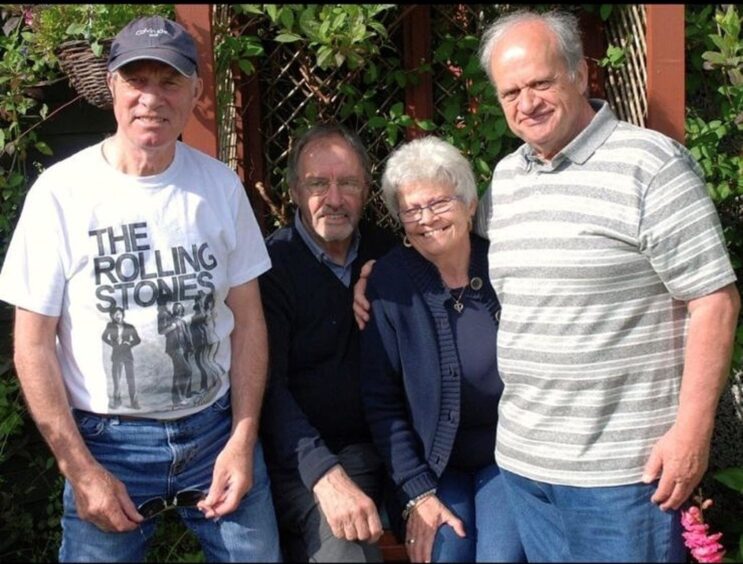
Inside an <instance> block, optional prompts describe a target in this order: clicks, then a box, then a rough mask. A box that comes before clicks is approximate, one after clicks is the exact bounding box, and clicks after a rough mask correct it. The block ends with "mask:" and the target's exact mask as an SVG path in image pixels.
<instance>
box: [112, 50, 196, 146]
mask: <svg viewBox="0 0 743 564" xmlns="http://www.w3.org/2000/svg"><path fill="white" fill-rule="evenodd" d="M108 83H109V88H111V93H112V95H113V101H114V115H115V116H116V122H117V124H118V128H119V131H120V132H122V133H123V134H124V136H125V137H126V139H127V140H128V141H129V142H131V143H132V144H133V145H134V146H135V147H137V148H140V149H145V150H146V149H158V148H163V147H168V146H170V145H173V144H175V142H176V140H177V139H178V136H179V135H180V134H181V133H182V132H183V129H184V127H185V126H186V121H187V120H188V118H189V117H190V115H191V113H192V112H193V109H194V107H195V106H196V102H197V100H198V98H199V96H200V95H201V89H202V81H201V79H200V78H191V77H186V76H183V75H182V74H181V73H179V72H178V71H177V70H175V69H174V68H173V67H171V66H170V65H167V64H165V63H161V62H158V61H150V60H144V61H134V62H132V63H129V64H128V65H124V66H123V67H122V68H121V69H119V70H118V71H116V72H115V73H114V74H113V75H109V78H108Z"/></svg>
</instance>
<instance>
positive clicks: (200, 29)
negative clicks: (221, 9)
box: [175, 4, 219, 158]
mask: <svg viewBox="0 0 743 564" xmlns="http://www.w3.org/2000/svg"><path fill="white" fill-rule="evenodd" d="M175 19H176V20H177V21H178V23H180V24H181V25H182V26H183V27H184V28H186V30H187V31H188V32H189V33H190V34H191V35H192V36H193V38H194V41H196V46H197V48H198V50H199V76H200V77H201V79H202V80H203V81H204V92H203V94H202V95H201V98H200V99H199V102H198V103H197V104H196V108H195V109H194V112H193V115H192V116H191V119H189V120H188V123H187V124H186V128H185V129H184V130H183V136H182V137H183V142H184V143H188V144H189V145H191V146H192V147H194V148H196V149H198V150H200V151H202V152H204V153H206V154H207V155H210V156H212V157H214V158H217V155H218V154H219V147H218V144H219V141H218V137H217V117H216V116H217V113H216V103H217V89H216V84H215V79H214V34H213V32H212V5H211V4H176V5H175Z"/></svg>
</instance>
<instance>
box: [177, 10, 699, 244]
mask: <svg viewBox="0 0 743 564" xmlns="http://www.w3.org/2000/svg"><path fill="white" fill-rule="evenodd" d="M491 7H492V5H491V6H490V7H488V5H482V6H477V5H432V6H428V5H403V6H400V7H399V8H398V9H397V10H396V11H390V17H391V19H390V21H385V25H386V26H387V29H388V32H389V35H390V37H391V39H392V41H391V43H392V44H393V45H395V46H396V48H397V52H396V53H394V55H395V56H397V57H399V58H401V60H402V61H403V62H404V66H405V68H407V69H413V68H417V67H418V65H420V64H421V63H424V62H430V61H431V52H432V50H433V49H435V46H436V41H437V35H436V32H435V30H437V29H441V28H442V26H444V27H445V26H446V25H449V26H460V28H461V30H462V31H467V32H468V33H472V34H475V35H477V34H478V33H479V31H480V30H481V29H482V26H483V25H486V24H487V23H488V21H489V20H488V17H487V15H488V10H489V9H490V8H491ZM683 14H684V7H683V5H652V4H647V5H643V4H641V5H622V6H617V7H616V8H615V10H614V11H613V14H612V17H611V18H610V19H609V20H608V21H607V22H606V23H604V22H601V20H600V19H599V18H598V17H596V16H593V15H591V14H589V13H584V14H583V15H582V16H581V26H582V28H583V36H584V43H585V48H586V56H587V59H588V61H589V68H590V76H589V81H590V87H591V93H592V95H595V96H599V97H605V98H607V99H608V100H609V101H610V103H611V104H612V106H613V107H614V108H615V110H616V111H617V113H618V114H619V116H620V117H621V118H622V119H626V120H627V121H630V122H633V123H636V124H638V125H646V126H648V127H652V128H655V129H658V130H660V131H662V132H664V133H666V134H668V135H670V136H672V137H674V138H676V139H678V140H681V141H683V132H684V125H683V124H684V122H683V119H684V88H683V86H684V44H683V40H684V27H683V26H684V20H683ZM176 17H177V18H178V19H179V20H180V21H181V22H182V23H183V24H184V26H185V27H186V28H187V29H189V30H190V31H191V32H192V33H193V34H194V35H195V36H196V38H197V42H198V43H199V47H200V51H201V55H202V59H203V60H202V61H201V68H202V77H203V78H204V79H205V86H206V88H205V95H204V97H203V99H202V101H201V102H200V103H199V106H198V107H197V110H196V119H192V120H191V121H190V122H189V125H188V127H187V129H186V131H185V132H184V135H183V138H184V140H185V141H186V142H189V143H190V144H192V145H195V146H196V147H198V148H200V149H201V150H203V151H205V152H207V153H208V154H212V155H214V156H219V157H220V158H222V159H223V160H225V161H226V162H231V163H232V164H233V166H235V167H236V169H237V170H238V172H239V174H240V175H241V177H242V178H243V180H244V182H245V185H246V188H247V190H248V193H249V195H250V196H251V201H252V203H253V205H254V207H255V209H256V214H257V216H258V217H259V220H260V221H264V220H265V218H266V217H268V216H270V215H271V214H270V210H268V209H267V204H266V202H265V200H264V199H263V198H261V197H259V194H258V192H257V191H256V190H257V189H256V186H257V185H259V183H260V185H261V186H263V187H265V188H266V189H267V190H273V189H275V188H276V187H277V186H278V185H279V183H280V182H281V178H280V171H281V170H283V160H284V159H285V158H286V154H287V151H288V149H289V146H290V142H291V138H290V133H291V127H290V124H291V120H292V117H293V116H294V115H296V114H297V112H299V111H300V110H301V109H302V107H303V105H304V104H307V103H309V102H310V101H312V100H314V101H315V102H317V101H323V102H326V103H325V104H319V106H323V107H324V108H326V109H328V108H332V107H333V106H334V104H332V103H327V102H332V101H333V100H334V99H337V97H338V96H342V93H341V92H339V91H338V90H337V85H338V84H339V81H340V82H343V81H344V80H352V79H353V77H349V76H346V75H343V76H341V74H342V73H341V71H338V70H335V71H320V69H317V68H315V67H314V66H313V64H312V63H311V61H308V60H306V59H303V57H302V55H301V52H300V51H296V50H291V49H286V46H278V47H275V48H274V49H273V50H271V51H270V52H267V58H266V61H267V62H266V63H265V64H264V65H263V68H262V71H261V72H262V73H263V74H260V73H259V75H257V76H254V77H252V78H250V79H249V80H247V81H242V82H241V81H238V83H239V84H240V87H239V88H237V89H236V90H235V92H234V99H235V106H234V107H233V108H232V110H231V113H230V114H228V115H226V116H220V119H221V121H222V123H221V124H220V125H221V126H222V127H218V125H217V116H216V111H215V108H216V103H215V99H216V95H217V91H218V90H219V89H225V88H227V89H229V88H232V87H233V86H232V85H233V84H234V81H230V80H227V79H225V77H219V78H220V80H219V81H217V80H215V77H214V72H213V69H214V55H213V48H212V46H213V41H212V33H213V32H212V28H213V26H212V21H213V18H220V17H226V8H225V7H224V6H221V5H220V6H217V7H216V9H215V5H210V4H193V5H182V4H177V5H176ZM609 42H611V43H612V44H616V45H620V46H623V47H624V48H625V51H626V55H627V60H628V64H627V65H626V66H625V68H623V69H619V70H613V69H603V68H600V67H598V66H597V65H596V61H597V60H598V59H600V58H601V57H603V55H604V53H605V50H606V46H607V44H608V43H609ZM386 55H389V53H386ZM375 62H376V63H377V64H380V65H384V56H380V57H379V58H378V60H376V61H375ZM344 72H346V73H348V71H344ZM261 76H263V77H264V78H263V79H261ZM266 77H269V78H266ZM420 78H421V80H420V81H419V82H418V83H417V84H416V85H415V86H410V85H409V86H407V87H406V88H405V91H404V92H399V91H397V92H387V93H385V96H384V98H382V99H380V100H376V101H375V102H376V103H377V104H379V105H380V108H381V109H383V110H384V109H385V108H386V107H388V106H389V104H391V103H392V101H394V100H404V101H405V107H406V112H407V113H408V114H409V115H411V116H413V117H416V118H419V119H427V118H434V119H435V118H436V112H437V108H439V107H440V102H441V100H442V98H445V97H446V91H445V90H444V89H443V88H442V81H441V80H437V76H436V69H435V68H434V72H433V73H430V74H425V75H421V77H420ZM230 117H231V118H232V119H233V120H234V126H231V127H229V128H225V127H224V125H225V124H228V123H229V121H230ZM323 117H332V116H329V115H325V116H323ZM351 125H352V127H353V128H354V129H357V130H359V131H361V133H362V137H363V131H364V124H363V123H358V124H351ZM418 133H419V132H417V131H416V130H415V129H410V130H408V137H409V138H410V137H413V136H415V135H417V134H418ZM220 134H221V137H220ZM365 141H366V142H367V144H368V145H369V150H370V153H371V154H372V160H373V162H374V164H375V166H376V167H379V166H380V165H381V164H382V163H383V162H384V158H385V156H386V153H387V151H386V149H385V147H384V145H383V144H381V142H379V140H378V139H374V138H369V139H365ZM375 141H376V142H375ZM220 148H221V152H220ZM275 203H276V204H277V205H281V202H280V201H279V202H275ZM372 205H373V207H375V208H376V212H377V213H379V214H383V213H384V210H383V207H382V205H381V202H379V201H378V200H377V201H376V203H375V202H372ZM262 226H263V227H264V229H266V228H267V229H266V230H270V228H271V226H266V225H265V223H264V224H263V225H262Z"/></svg>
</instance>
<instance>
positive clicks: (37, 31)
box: [0, 4, 743, 561]
mask: <svg viewBox="0 0 743 564" xmlns="http://www.w3.org/2000/svg"><path fill="white" fill-rule="evenodd" d="M504 6H505V5H504ZM504 6H500V5H490V6H484V7H483V17H482V18H481V20H478V21H472V20H468V22H469V23H467V25H464V24H463V25H462V27H461V32H454V31H452V29H453V28H452V29H449V28H447V29H442V30H437V31H436V33H437V34H438V35H437V37H438V38H439V39H438V41H437V43H436V45H435V48H434V50H433V52H432V60H431V61H430V62H429V63H427V64H425V65H421V66H419V67H418V68H415V69H407V70H406V69H404V68H403V64H402V61H400V60H399V58H398V57H399V55H398V53H399V49H398V48H397V47H396V46H394V45H393V44H392V42H393V38H391V37H390V36H389V33H388V29H389V24H390V22H394V21H395V19H396V18H397V17H399V14H400V12H401V10H403V9H405V6H404V5H394V4H361V5H350V4H344V5H335V4H317V5H295V4H291V5H290V4H285V5H271V4H236V5H232V10H233V15H234V18H233V19H232V20H231V23H230V27H229V28H227V29H223V30H221V32H220V34H219V36H218V43H217V45H216V52H217V60H216V68H217V71H218V73H224V72H225V71H226V69H227V68H231V67H235V66H237V67H239V68H240V69H241V70H242V71H243V73H245V74H246V75H251V74H253V73H255V72H256V70H257V68H259V66H260V64H261V62H262V60H263V58H264V57H265V56H266V51H267V46H268V45H269V44H271V43H273V44H275V43H282V44H287V45H292V47H293V48H294V49H296V52H297V53H298V57H299V58H300V59H301V61H302V64H303V65H305V66H304V70H305V71H307V72H309V71H310V70H311V69H314V72H312V73H310V75H311V76H309V78H308V84H309V85H310V86H312V85H313V82H312V80H318V81H319V80H321V79H323V78H324V77H327V76H330V74H331V73H334V72H337V73H345V75H346V76H347V80H345V81H344V82H343V86H342V87H341V89H342V91H340V92H339V96H338V97H335V98H333V99H332V100H333V101H332V102H331V101H330V99H328V100H327V101H326V102H323V98H322V97H318V98H317V99H313V100H311V101H309V102H308V103H307V104H305V105H303V106H302V107H301V109H300V111H298V113H297V115H296V116H295V117H294V119H293V120H292V124H291V126H292V131H291V132H290V133H291V134H292V135H297V134H300V133H301V132H303V131H304V130H305V129H306V128H308V127H309V126H310V125H311V124H312V123H313V122H314V121H315V120H317V119H321V118H326V117H327V116H328V115H330V114H332V115H333V116H334V117H336V118H338V119H339V120H340V121H344V122H347V123H350V124H363V127H364V136H365V141H367V140H372V139H373V140H377V141H378V140H380V139H381V140H382V142H383V152H384V153H388V152H389V151H390V150H392V149H393V148H394V147H396V146H397V145H398V144H399V143H400V142H402V141H403V140H404V139H405V134H406V131H407V130H408V128H410V127H416V128H417V129H418V130H419V131H422V132H432V133H434V134H436V135H439V136H440V137H442V138H444V139H446V140H448V141H450V142H451V143H452V144H454V145H455V146H457V147H458V148H459V149H460V150H462V152H463V153H464V154H465V155H466V156H467V158H468V159H469V160H470V161H471V162H472V164H473V166H474V168H475V171H476V175H477V180H478V189H479V191H480V192H482V191H483V190H484V189H485V187H486V186H487V183H488V180H489V176H490V174H491V170H492V167H493V165H494V164H495V163H496V162H497V160H498V159H499V158H500V157H502V156H503V155H504V154H506V153H508V152H510V151H511V150H513V149H514V148H515V147H516V146H517V145H518V143H519V141H518V140H517V139H515V138H514V137H513V135H512V134H511V133H510V131H509V130H508V127H507V124H506V121H505V118H504V116H503V112H502V110H501V108H500V106H499V104H498V103H497V100H496V98H495V96H494V93H493V89H492V87H491V85H490V84H489V83H488V82H487V79H486V77H485V75H484V73H483V72H482V70H481V69H480V68H479V63H478V60H477V47H478V45H479V35H480V32H481V31H482V29H483V26H484V25H486V24H487V23H488V22H489V21H491V20H492V19H493V18H494V17H495V16H496V15H497V14H498V13H499V11H502V10H504V9H508V8H507V7H504ZM134 9H137V10H139V9H141V10H145V12H138V13H152V11H156V12H157V13H165V14H167V15H171V16H172V5H147V6H144V7H143V8H135V7H134V5H112V4H102V5H91V4H80V5H38V8H34V9H32V7H31V6H30V5H29V6H25V5H0V25H1V26H2V32H1V33H0V53H2V60H1V61H0V262H1V261H2V259H3V258H4V255H5V248H6V246H7V242H8V240H9V236H10V234H11V233H12V230H13V227H14V225H15V221H16V220H17V215H18V211H19V209H20V206H21V205H22V202H23V198H24V196H25V193H26V191H27V189H28V187H29V186H28V179H29V178H31V177H32V176H34V175H32V174H31V172H32V171H34V172H35V171H36V169H37V168H38V165H35V164H34V162H33V160H34V159H33V155H34V154H36V155H38V154H41V155H46V154H49V153H50V149H49V146H48V145H47V144H46V143H45V142H44V140H43V138H42V136H41V135H40V133H39V131H40V130H41V128H40V127H39V125H40V124H42V123H43V121H44V120H45V119H48V118H49V117H50V116H51V115H53V113H54V112H59V111H63V110H64V106H62V107H59V108H55V109H54V110H53V111H50V109H49V108H48V107H46V106H45V105H44V104H43V102H41V101H39V99H38V97H37V96H35V95H34V93H35V92H36V91H37V90H38V89H39V88H43V87H44V85H46V84H49V83H50V82H53V81H55V80H61V79H64V77H63V76H62V75H61V73H60V71H59V69H58V68H57V66H56V61H55V58H54V55H53V52H54V47H55V46H56V45H58V44H59V43H61V42H62V41H64V40H65V39H74V38H78V39H79V38H85V39H88V40H89V41H90V42H91V43H92V44H94V45H98V41H99V40H101V39H106V38H109V37H110V36H111V35H113V34H114V33H115V31H116V30H117V29H119V28H120V27H122V26H123V24H124V23H125V22H126V21H128V20H129V19H131V17H132V14H133V12H132V10H134ZM572 9H575V10H576V11H577V10H581V9H589V10H592V11H594V13H598V15H599V16H600V17H601V18H602V19H604V20H606V19H607V18H608V17H610V16H611V13H612V6H611V5H598V6H583V7H581V6H577V5H575V6H573V7H572ZM741 15H743V14H742V13H741V9H740V7H736V6H735V5H727V7H726V8H724V9H723V7H721V6H715V5H694V6H691V5H690V6H687V16H686V19H687V41H686V45H687V53H686V55H687V67H688V68H687V120H686V132H687V146H688V147H689V149H690V150H691V152H692V154H693V155H694V157H695V158H696V159H697V160H698V161H699V163H700V165H701V166H702V168H703V170H704V172H705V175H706V181H707V187H708V190H709V193H710V194H711V196H712V198H713V199H714V201H715V203H716V205H717V207H718V210H719V213H720V217H721V218H722V222H723V227H724V233H725V236H726V239H727V241H728V245H729V249H730V253H731V256H732V257H733V261H734V266H735V268H736V270H737V272H738V273H739V278H743V269H742V266H743V230H741V228H740V226H741V219H743V218H742V215H741V214H742V213H743V76H742V75H741V71H740V68H741V62H742V61H743V37H741ZM453 17H457V16H456V15H455V16H453ZM236 22H241V23H240V24H239V25H237V24H236ZM380 56H383V57H384V60H385V63H386V66H385V67H381V66H380V65H378V64H377V63H375V62H374V61H375V60H377V59H375V58H377V57H380ZM601 63H602V64H603V65H612V66H618V65H621V64H623V53H622V50H621V49H620V48H619V47H617V46H610V47H609V49H608V50H607V55H606V57H605V58H604V59H603V60H602V61H601ZM429 72H430V73H431V74H432V76H434V77H435V80H436V81H437V88H438V89H439V91H440V92H444V93H446V95H444V96H441V97H439V98H438V99H437V103H436V108H435V116H434V118H433V119H427V120H420V119H415V118H414V117H411V116H410V115H408V114H406V112H405V101H404V99H398V100H393V101H392V103H390V104H387V105H386V106H384V110H380V108H381V107H382V105H381V104H380V100H381V99H383V98H384V96H385V93H386V92H390V91H394V89H395V88H397V89H398V90H399V91H402V90H401V89H404V87H405V86H406V85H408V84H416V81H419V80H420V79H421V78H420V77H421V76H422V74H421V73H429ZM313 77H314V78H313ZM222 96H224V94H222ZM228 102H229V100H226V99H224V98H222V99H220V100H218V111H223V108H224V107H225V105H226V104H227V103H228ZM324 104H325V105H324ZM331 105H335V106H333V107H331ZM380 158H382V157H380ZM271 174H274V175H275V176H276V177H277V178H281V177H282V176H283V169H282V170H276V171H271ZM265 197H266V198H267V199H268V200H269V201H270V203H271V206H272V207H271V209H272V210H273V212H274V221H275V225H281V224H283V222H285V221H286V219H287V217H288V215H287V214H288V209H289V206H288V195H287V190H286V186H284V185H281V184H280V183H278V182H277V183H276V185H275V186H273V187H272V192H271V193H269V194H266V195H265ZM734 362H735V369H736V370H740V369H741V366H742V365H743V328H741V329H739V331H738V342H737V346H736V351H735V358H734ZM740 472H741V470H740V469H730V470H727V471H725V472H724V473H720V474H719V475H718V478H719V479H720V481H722V482H724V483H725V484H727V485H730V486H731V487H733V488H735V489H736V490H737V491H740V490H741V489H742V488H741V474H740ZM61 483H62V481H61V478H60V476H59V474H58V471H57V469H56V465H55V464H54V460H53V459H52V458H51V457H50V455H49V453H48V450H46V449H45V447H44V446H43V444H42V443H40V441H39V438H38V434H37V433H36V431H35V428H34V425H33V423H32V422H31V421H30V419H29V417H28V415H27V413H26V412H25V408H24V405H23V402H22V399H21V396H20V392H19V387H18V384H17V379H16V377H15V375H14V373H13V366H12V358H11V352H10V347H9V344H8V343H5V344H3V345H2V346H0V560H6V561H15V560H23V561H46V560H55V559H56V550H57V545H58V541H59V534H60V530H59V515H60V511H61V507H60V488H61ZM722 518H724V519H726V520H727V521H728V522H731V521H732V522H735V518H731V517H730V516H722ZM739 520H740V517H738V521H739ZM742 525H743V523H740V522H738V529H736V528H735V526H733V527H728V529H727V531H726V535H725V537H724V539H723V540H725V541H726V542H728V543H732V544H730V546H726V548H727V549H728V554H729V555H735V554H736V553H737V554H738V558H739V559H743V547H738V540H737V536H736V535H737V534H738V533H743V531H740V527H741V526H742ZM713 526H715V528H719V527H717V525H716V524H714V523H713ZM736 531H737V532H736ZM742 539H743V537H742ZM742 542H743V541H742ZM154 545H155V546H154V551H153V553H152V555H151V559H152V560H169V561H172V560H180V561H198V560H201V559H202V555H201V553H200V551H199V550H198V546H197V544H196V543H195V541H194V539H193V538H192V537H191V536H190V535H189V534H187V533H185V532H184V531H183V528H182V527H180V525H178V524H177V523H176V522H175V521H174V520H173V519H167V520H166V521H165V522H164V523H163V525H162V527H161V528H160V530H159V532H158V535H157V537H156V540H155V543H154ZM738 550H740V551H741V552H740V553H738Z"/></svg>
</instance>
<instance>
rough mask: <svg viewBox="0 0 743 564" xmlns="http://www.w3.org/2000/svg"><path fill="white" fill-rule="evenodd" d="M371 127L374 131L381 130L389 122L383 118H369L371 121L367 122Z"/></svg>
mask: <svg viewBox="0 0 743 564" xmlns="http://www.w3.org/2000/svg"><path fill="white" fill-rule="evenodd" d="M367 124H368V125H369V127H371V128H372V129H380V128H382V127H384V126H385V125H387V120H386V119H384V118H383V117H382V116H374V117H371V118H369V121H368V122H367Z"/></svg>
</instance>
